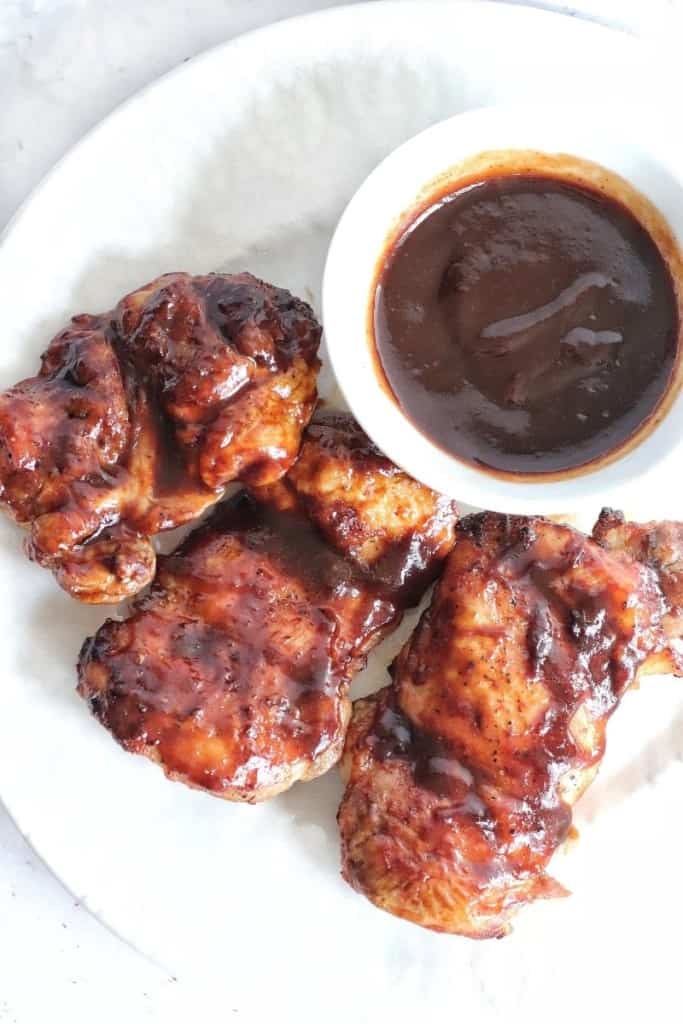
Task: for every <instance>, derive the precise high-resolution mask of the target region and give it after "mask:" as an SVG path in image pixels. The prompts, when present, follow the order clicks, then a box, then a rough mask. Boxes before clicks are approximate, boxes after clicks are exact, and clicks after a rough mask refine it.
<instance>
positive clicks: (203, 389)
mask: <svg viewBox="0 0 683 1024" xmlns="http://www.w3.org/2000/svg"><path fill="white" fill-rule="evenodd" d="M320 334H321V329H320V326H319V324H318V323H317V321H316V320H315V318H314V316H313V312H312V310H311V309H310V308H309V306H307V305H306V303H304V302H301V301H300V300H299V299H296V298H294V297H293V296H292V295H290V294H289V292H287V291H284V290H283V289H280V288H275V287H273V286H272V285H269V284H265V283H264V282H262V281H259V280H257V279H256V278H255V277H252V276H251V275H250V274H237V275H234V276H226V275H220V274H209V275H207V276H204V277H190V276H189V275H188V274H166V275H165V276H163V277H160V278H158V279H157V280H155V281H152V282H151V283H150V284H148V285H146V286H145V287H143V288H141V289H139V290H138V291H135V292H133V293H132V294H130V295H128V296H126V297H125V298H124V299H122V300H121V302H120V303H119V305H118V306H117V307H116V308H115V309H114V310H113V311H112V312H110V313H106V314H103V315H101V316H89V315H83V316H77V317H74V319H73V320H72V322H71V324H70V326H69V327H67V328H65V330H63V331H61V332H60V333H59V334H58V335H57V336H56V337H55V338H54V339H53V341H52V342H51V343H50V345H49V347H48V349H47V351H46V353H45V354H44V355H43V358H42V365H41V369H40V372H39V373H38V375H37V376H36V377H32V378H30V379H28V380H25V381H22V382H21V383H20V384H17V385H15V386H14V387H12V388H10V389H9V390H8V391H5V392H4V393H2V394H0V503H1V504H2V505H3V506H4V507H5V509H6V510H7V511H8V512H9V513H10V514H11V515H12V516H13V517H14V519H15V520H16V521H17V522H19V523H21V524H22V525H25V526H27V527H28V528H29V530H30V534H29V541H28V551H29V554H30V556H31V557H32V558H33V559H34V560H35V561H37V562H39V563H40V564H41V565H44V566H46V567H47V568H50V569H52V571H53V572H54V574H55V576H56V577H57V580H58V581H59V583H60V584H61V586H62V587H63V588H64V589H65V590H67V591H68V592H69V593H71V594H72V595H73V596H74V597H77V598H79V599H80V600H82V601H86V602H93V603H113V602H116V601H119V600H121V599H122V598H124V597H128V596H131V595H133V594H135V593H136V592H137V591H138V590H140V589H141V588H142V587H143V586H145V585H146V584H147V583H149V581H150V580H151V579H152V578H153V576H154V569H155V553H154V548H153V547H152V545H151V543H150V537H151V536H152V535H153V534H156V533H158V532H160V531H162V530H168V529H171V528H173V527H175V526H179V525H181V524H183V523H186V522H188V521H189V520H191V519H193V518H195V517H196V516H198V515H199V514H200V513H201V512H203V511H204V510H205V509H206V508H207V507H208V506H210V505H212V504H213V503H214V502H216V501H217V499H218V498H219V497H220V495H221V494H222V492H223V489H224V488H225V486H226V484H228V483H229V482H230V481H233V480H242V481H249V482H253V483H258V484H267V483H271V482H272V481H274V480H276V479H277V478H278V477H280V476H281V475H282V474H283V473H285V472H286V471H287V469H288V468H289V466H290V465H291V464H292V462H293V461H294V459H295V458H296V455H297V453H298V450H299V445H300V441H301V433H302V431H303V429H304V427H305V426H306V424H307V423H308V421H309V419H310V417H311V415H312V413H313V409H314V407H315V403H316V398H317V395H316V378H317V371H318V367H319V362H318V357H317V350H318V345H319V342H320Z"/></svg>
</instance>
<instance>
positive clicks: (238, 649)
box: [79, 415, 456, 802]
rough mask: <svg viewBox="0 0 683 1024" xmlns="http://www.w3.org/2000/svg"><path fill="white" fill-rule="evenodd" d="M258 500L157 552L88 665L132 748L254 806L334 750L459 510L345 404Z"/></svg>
mask: <svg viewBox="0 0 683 1024" xmlns="http://www.w3.org/2000/svg"><path fill="white" fill-rule="evenodd" d="M342 478H343V486H342V485H341V481H342ZM390 491H391V493H390ZM392 493H393V495H394V496H400V501H399V502H398V504H396V502H395V500H393V499H392V497H391V494H392ZM254 494H256V495H258V498H259V500H256V497H255V496H254V495H253V494H248V493H247V492H244V491H243V492H240V493H239V494H238V495H236V496H235V497H234V498H232V499H230V500H229V501H227V502H226V503H224V504H223V505H221V506H219V508H218V509H217V510H216V511H215V512H214V514H213V515H212V517H211V518H210V519H209V521H208V522H207V523H206V524H205V525H204V526H202V527H201V528H200V529H198V530H196V531H195V532H194V533H193V534H191V535H190V536H189V537H188V538H187V539H186V540H185V542H184V543H183V544H181V546H180V547H179V548H178V550H177V551H176V552H175V554H173V555H171V556H169V557H166V558H160V560H159V570H158V573H157V577H156V580H155V583H154V585H153V587H152V589H151V591H150V593H149V594H148V595H147V596H145V597H143V598H141V599H138V601H137V602H136V603H135V605H134V607H133V611H132V614H131V615H130V616H129V618H127V619H126V620H125V621H123V622H115V621H112V620H109V621H108V622H106V623H105V624H104V625H103V626H102V627H101V628H100V630H99V631H98V632H97V634H96V635H95V636H94V637H92V638H91V639H89V640H88V641H86V643H85V645H84V647H83V649H82V652H81V657H80V663H79V691H80V693H81V694H82V695H83V696H84V697H85V698H86V699H87V700H88V701H89V703H90V706H91V709H92V710H93V712H94V714H95V715H96V716H97V718H98V719H99V720H100V721H101V722H102V723H103V724H104V725H105V726H106V728H107V729H109V731H110V732H111V733H112V734H113V735H114V737H115V738H116V739H117V740H118V741H119V742H120V743H121V744H122V746H124V747H125V748H126V749H128V750H131V751H134V752H137V753H142V754H146V755H147V756H148V757H150V758H152V759H153V760H155V761H158V762H159V763H160V764H161V766H162V767H163V769H164V771H165V772H166V774H167V775H168V776H170V777H171V778H174V779H179V780H181V781H183V782H186V783H188V784H189V785H191V786H195V787H198V788H201V789H205V790H208V791H209V792H211V793H214V794H215V795H218V796H222V797H225V798H227V799H230V800H245V801H249V802H255V801H258V800H264V799H267V798H269V797H272V796H274V795H275V794H276V793H279V792H281V791H282V790H284V789H287V788H288V787H289V786H291V785H292V784H293V783H294V782H296V781H297V780H304V779H311V778H314V777H315V776H317V775H320V774H322V773H323V772H325V771H326V770H327V769H328V768H329V767H330V766H331V765H332V764H333V763H335V762H336V761H337V760H338V758H339V756H340V753H341V749H342V745H343V740H344V734H345V732H346V727H347V724H348V719H349V715H350V702H349V699H348V689H349V685H350V682H351V679H352V677H353V675H354V674H355V673H356V672H357V671H359V669H360V668H362V666H363V665H364V662H365V655H366V653H367V652H368V651H369V650H370V648H371V647H372V646H373V645H375V644H376V643H377V642H378V641H379V640H380V639H382V637H384V636H385V635H386V634H387V633H388V632H389V631H391V630H392V629H393V628H394V627H395V626H396V625H397V624H398V622H399V620H400V618H401V614H402V611H403V609H404V608H405V607H406V606H407V605H408V604H412V603H414V602H416V601H417V600H418V599H419V597H420V595H421V594H422V593H423V592H424V590H425V589H426V587H427V585H428V584H429V583H430V582H431V580H433V579H434V577H435V576H436V574H437V572H438V570H439V568H440V566H441V564H442V562H443V559H444V558H445V556H446V555H447V553H448V551H449V550H450V548H451V546H452V544H453V539H454V530H455V522H456V512H455V508H454V506H453V504H452V503H451V502H446V501H444V499H442V498H441V497H439V496H438V495H436V494H434V493H433V492H432V491H430V490H429V489H428V488H426V487H424V486H422V485H421V484H418V483H416V482H415V481H414V480H411V479H410V478H409V477H407V476H406V475H405V474H404V473H401V472H400V471H399V470H397V469H396V468H395V467H394V466H393V465H392V464H391V463H390V462H389V461H388V460H387V459H385V458H384V457H383V456H381V455H380V454H379V452H378V451H377V450H376V449H375V448H374V447H373V446H372V445H371V443H370V442H369V441H368V439H367V438H366V437H365V435H364V434H363V433H362V431H361V430H360V428H359V427H358V426H357V425H356V424H355V423H354V422H353V421H352V420H351V419H350V418H349V417H346V416H339V415H331V416H325V415H318V416H317V417H316V419H315V420H314V422H313V423H312V424H311V426H310V428H309V429H308V431H307V432H306V436H305V439H304V444H303V449H302V454H301V456H300V459H299V461H298V462H297V463H295V465H294V467H293V468H292V469H291V470H290V472H289V474H288V475H287V477H286V478H285V482H284V483H282V484H281V485H278V486H275V487H267V488H255V489H254ZM304 494H305V500H304V498H303V495H304ZM330 522H334V524H335V528H334V529H332V528H330V527H329V523H330Z"/></svg>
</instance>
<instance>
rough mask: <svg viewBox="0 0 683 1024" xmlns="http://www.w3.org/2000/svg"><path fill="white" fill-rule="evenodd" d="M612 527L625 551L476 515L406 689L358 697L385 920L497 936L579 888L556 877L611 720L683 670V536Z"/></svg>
mask: <svg viewBox="0 0 683 1024" xmlns="http://www.w3.org/2000/svg"><path fill="white" fill-rule="evenodd" d="M643 531H644V532H643ZM596 533H597V535H598V536H599V538H600V541H601V543H602V544H605V545H606V547H608V548H610V549H614V550H604V549H603V548H602V547H601V546H599V545H598V544H597V543H595V542H594V541H593V540H590V539H588V538H587V537H585V536H583V535H582V534H580V533H578V532H576V531H575V530H572V529H570V528H569V527H567V526H562V525H558V524H556V523H552V522H549V521H547V520H543V519H535V518H534V519H524V518H513V517H506V516H501V515H494V514H482V515H477V516H472V517H468V518H467V519H465V520H463V521H462V522H461V523H460V525H459V527H458V530H457V536H456V543H455V547H454V550H453V552H452V554H451V555H450V557H449V560H448V562H447V564H446V568H445V571H444V574H443V576H442V578H441V580H440V581H439V583H438V585H437V587H436V590H435V592H434V596H433V600H432V603H431V607H430V608H429V609H428V611H427V612H426V613H425V614H424V615H423V617H422V619H421V621H420V623H419V625H418V627H417V629H416V631H415V632H414V634H413V636H412V638H411V639H410V640H409V642H408V643H407V644H406V645H405V646H404V648H403V649H402V651H401V653H400V654H399V656H398V658H397V659H396V661H395V663H394V665H393V666H392V679H393V681H392V684H391V685H390V686H387V687H386V688H384V689H383V690H381V691H380V692H379V693H376V694H373V695H372V696H371V697H368V698H367V699H365V700H359V701H357V702H356V703H355V705H354V710H353V717H352V721H351V725H350V729H349V732H348V737H347V741H346V747H345V751H344V756H343V760H342V774H343V775H344V778H345V780H346V782H347V789H346V793H345V795H344V798H343V801H342V804H341V807H340V809H339V815H338V819H339V826H340V831H341V839H342V858H343V874H344V876H345V878H346V880H347V881H348V882H350V884H351V885H353V886H354V887H355V888H356V889H357V890H359V891H360V892H362V893H364V894H365V895H366V896H367V897H368V898H369V899H370V900H371V901H372V902H373V903H375V904H376V905H377V906H379V907H381V908H382V909H384V910H387V911H389V912H390V913H393V914H396V915H398V916H400V917H403V918H407V919H408V920H410V921H413V922H416V923H418V924H421V925H423V926H425V927H427V928H432V929H434V930H436V931H445V932H454V933H457V934H460V935H466V936H470V937H472V938H486V937H492V936H500V935H503V934H505V933H506V932H507V931H508V930H509V927H510V919H511V917H512V916H513V914H514V912H515V911H516V909H517V908H518V907H519V906H520V905H523V904H525V903H528V902H530V901H532V900H535V899H539V898H543V897H549V896H558V895H562V894H563V893H564V890H563V889H562V887H561V886H560V885H559V884H558V883H557V882H556V881H555V880H553V878H552V877H550V875H549V874H548V873H547V867H548V864H549V861H550V858H551V857H552V855H553V853H554V852H555V851H556V850H557V848H558V847H559V846H560V844H561V843H562V842H563V841H564V840H565V838H566V837H567V836H568V834H569V832H570V829H571V823H572V806H573V804H574V803H575V802H576V800H577V799H578V798H579V796H580V795H581V794H582V793H583V791H584V790H585V789H586V787H587V786H588V785H589V783H590V782H591V780H592V779H593V777H594V775H595V773H596V772H597V770H598V767H599V764H600V761H601V758H602V756H603V753H604V749H605V726H606V723H607V721H608V719H609V717H610V715H611V714H612V712H613V711H614V710H615V708H616V707H617V705H618V703H619V700H620V699H621V697H622V695H623V694H624V692H625V691H626V690H627V689H628V688H629V686H631V685H632V684H633V683H634V682H635V680H636V679H637V678H638V676H639V674H640V673H643V672H649V671H661V669H662V666H663V665H665V664H668V665H669V666H670V667H675V668H676V669H677V671H678V672H679V674H681V662H680V660H679V658H678V656H677V655H676V654H675V653H674V652H673V651H672V647H671V643H672V623H673V622H674V621H675V619H676V617H677V616H679V615H680V605H678V604H677V605H676V607H675V608H674V607H673V606H672V602H673V601H674V600H677V599H676V594H677V593H678V594H679V595H680V591H676V585H677V584H675V583H674V576H673V575H672V566H673V565H674V564H676V562H677V559H678V551H680V538H681V532H680V528H674V529H673V530H670V529H669V528H668V527H666V528H663V529H661V530H660V529H658V528H653V527H651V526H650V527H634V526H630V525H628V524H624V523H623V522H622V521H620V520H619V521H615V520H614V519H611V520H610V521H608V520H607V519H606V518H603V519H602V520H601V524H600V525H599V527H598V528H597V531H596ZM646 535H647V537H648V539H647V540H645V539H644V538H645V536H646ZM676 544H678V545H679V547H678V548H676ZM623 548H626V549H630V550H631V551H632V552H633V554H634V555H635V558H634V557H631V556H629V555H624V554H623V553H621V549H623ZM643 556H645V557H643ZM641 558H642V561H641V560H640V559H641ZM678 621H679V622H680V619H678Z"/></svg>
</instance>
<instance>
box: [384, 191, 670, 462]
mask: <svg viewBox="0 0 683 1024" xmlns="http://www.w3.org/2000/svg"><path fill="white" fill-rule="evenodd" d="M374 336H375V344H376V348H377V354H378V358H379V361H380V364H381V367H382V370H383V372H384V375H385V377H386V381H387V383H388V385H389V388H390V390H391V391H392V393H393V395H394V397H395V399H396V401H397V402H398V404H399V405H400V406H401V408H402V409H403V411H404V412H405V413H406V415H407V416H408V417H409V418H410V419H411V420H412V421H413V422H414V423H415V424H416V426H417V427H419V429H420V430H421V431H422V432H423V433H425V434H426V435H427V436H428V437H429V438H431V439H432V440H433V441H434V442H436V443H437V444H438V445H439V446H441V447H442V448H444V449H446V450H447V451H448V452H450V453H451V454H453V455H455V456H457V457H459V458H461V459H463V460H465V461H467V462H470V463H473V464H475V465H478V466H481V467H487V468H491V469H494V470H496V471H499V472H503V473H512V474H514V473H517V474H529V473H532V474H533V473H557V472H562V471H565V470H570V469H573V468H576V467H578V466H582V465H585V464H587V463H591V462H594V461H595V460H596V459H599V458H600V457H601V456H605V455H606V454H608V453H610V452H613V451H615V450H617V449H619V448H621V447H622V446H623V445H624V444H625V443H626V442H628V441H629V439H630V438H632V437H633V435H634V434H635V433H637V432H638V430H639V428H640V427H641V426H642V425H643V424H644V423H645V422H646V421H647V420H648V419H649V418H650V417H652V415H653V413H654V412H655V410H656V409H657V407H658V406H659V405H660V403H661V401H662V399H663V397H664V396H665V394H666V393H667V391H668V389H669V387H670V385H671V382H672V376H673V371H674V367H675V364H676V358H677V348H678V336H679V322H678V309H677V299H676V291H675V287H674V283H673V280H672V277H671V273H670V271H669V268H668V266H667V263H666V261H665V259H664V257H663V256H662V254H661V252H660V250H659V248H658V247H657V245H656V244H655V241H654V240H653V238H652V237H651V236H650V234H648V232H647V231H646V230H645V228H644V227H643V226H642V225H641V224H640V222H639V221H638V220H637V219H636V217H635V216H634V215H633V214H632V213H631V212H630V210H629V209H627V208H626V206H624V205H622V204H621V203H619V202H618V201H617V200H615V199H612V198H610V197H608V196H607V195H605V194H603V193H601V192H598V191H595V190H593V189H589V188H588V187H583V186H578V185H576V184H574V183H570V182H568V181H562V180H559V179H558V178H553V177H550V176H547V177H546V176H541V175H524V174H517V175H514V174H508V175H501V176H497V177H492V178H489V179H487V180H482V181H478V182H475V183H473V184H470V185H468V186H467V187H463V188H461V189H460V190H459V191H455V192H453V193H451V194H449V195H446V196H444V197H443V198H441V199H439V200H438V201H437V202H435V203H433V204H432V205H430V206H429V207H428V208H426V209H425V210H424V211H423V212H422V213H420V214H419V215H418V216H417V218H416V219H415V220H414V221H413V222H412V223H411V224H410V225H409V226H408V227H407V228H406V229H405V230H404V231H403V233H402V234H401V235H400V237H399V238H398V240H397V241H396V243H395V244H394V245H393V247H392V248H391V249H390V251H389V252H388V254H387V256H386V260H385V263H384V266H383V268H382V270H381V273H380V275H379V278H378V285H377V290H376V295H375V307H374Z"/></svg>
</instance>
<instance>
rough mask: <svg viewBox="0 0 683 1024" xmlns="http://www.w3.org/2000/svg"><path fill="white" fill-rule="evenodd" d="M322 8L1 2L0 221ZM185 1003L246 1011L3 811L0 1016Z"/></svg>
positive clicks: (677, 1) (636, 8)
mask: <svg viewBox="0 0 683 1024" xmlns="http://www.w3.org/2000/svg"><path fill="white" fill-rule="evenodd" d="M325 6H332V3H329V2H328V3H325V2H324V0H232V2H231V0H195V2H191V0H0V226H1V225H2V224H4V223H5V221H6V220H7V219H8V218H9V217H10V215H11V213H12V211H13V210H14V209H15V207H16V206H17V205H18V204H19V203H20V202H21V201H22V199H23V198H24V197H25V196H26V195H27V194H28V192H29V191H30V190H31V188H32V187H33V186H34V185H35V184H36V183H37V182H38V181H39V180H40V178H41V176H42V175H43V174H44V173H45V172H46V171H47V170H48V169H49V167H50V166H51V165H52V164H53V163H54V162H55V161H56V160H57V159H58V158H59V157H60V156H61V155H62V153H64V151H65V150H66V149H68V147H69V146H70V145H71V144H72V143H73V142H74V141H76V140H77V139H78V138H79V136H80V135H82V134H83V132H84V131H85V130H87V129H88V128H89V127H90V126H91V125H93V124H95V123H96V122H97V121H98V120H100V119H101V118H102V117H103V116H104V115H105V114H107V113H108V112H109V111H110V110H111V109H112V108H113V107H114V106H116V105H117V104H118V103H119V102H120V101H122V100H123V99H125V98H126V97H127V96H129V95H130V94H131V93H132V92H134V91H135V90H137V89H138V88H140V87H141V86H143V85H144V84H145V83H147V82H149V81H151V80H153V79H154V78H156V77H157V76H158V75H160V74H161V73H163V72H164V71H166V70H167V69H169V68H171V67H173V66H174V65H176V64H178V63H179V62H180V61H182V60H183V59H185V58H187V57H190V56H192V55H193V54H195V53H198V52H199V51H201V50H202V49H204V48H206V47H207V46H211V45H213V44H215V43H217V42H220V41H221V40H223V39H226V38H229V37H230V36H233V35H236V34H238V33H241V32H243V31H246V30H248V29H250V28H254V27H256V26H258V25H262V24H265V23H267V22H269V21H272V20H275V19H277V18H281V17H286V16H288V15H290V14H296V13H302V12H305V11H309V10H313V9H316V8H320V7H325ZM539 6H545V7H556V8H559V9H563V10H571V11H572V12H576V13H579V14H583V15H588V16H590V17H593V18H595V19H597V20H600V21H604V22H606V23H608V24H612V25H615V26H618V27H620V28H622V29H625V30H627V31H632V32H636V33H639V34H642V35H643V36H647V37H649V38H650V41H651V42H654V44H655V45H657V46H659V47H661V51H662V59H666V55H667V52H669V46H670V45H671V43H672V41H675V40H676V39H678V40H680V38H681V29H682V28H683V2H682V0H647V2H646V3H645V2H643V0H581V2H577V3H575V4H574V5H572V6H571V7H569V5H563V4H559V3H557V4H553V3H552V2H548V3H543V4H540V5H539ZM36 286H37V287H39V282H36ZM27 756H30V754H27ZM84 770H87V766H84ZM65 828H68V822H67V823H65ZM169 899H172V894H169ZM217 1000H218V1002H216V1001H217ZM217 1006H218V1007H219V1010H217ZM190 1012H191V1013H192V1015H193V1017H199V1016H200V1015H204V1014H208V1013H211V1015H212V1016H213V1017H216V1016H217V1015H218V1019H219V1020H221V1021H225V1020H230V1019H235V1020H241V1021H248V1020H249V1019H250V1018H249V1010H248V1007H233V1006H231V1005H230V1001H229V997H226V994H225V993H222V992H220V993H219V991H218V989H217V991H216V992H215V993H212V992H207V991H206V989H203V990H202V991H196V990H195V989H194V988H193V983H192V980H191V979H189V978H183V977H180V978H178V979H176V978H170V977H169V976H168V975H167V974H166V973H165V972H164V971H162V970H160V969H159V968H158V967H156V966H154V965H152V964H151V963H149V962H148V961H147V960H146V959H145V958H143V957H142V956H140V955H139V954H137V953H136V952H135V951H133V950H132V949H130V948H129V947H128V946H126V945H125V944H124V943H123V942H121V941H120V940H119V939H118V938H116V937H115V936H114V935H112V934H111V933H110V932H108V931H107V930H106V929H105V928H104V927H103V926H102V925H100V924H99V923H98V922H97V921H95V920H94V919H93V918H91V917H90V916H89V915H88V914H87V913H86V912H85V911H84V910H83V909H82V908H80V907H79V906H78V905H77V904H75V903H74V901H73V899H72V898H71V897H70V896H69V894H68V893H67V892H66V891H65V890H64V889H63V888H62V887H61V886H60V884H59V883H58V882H57V881H56V880H55V879H54V878H53V877H52V876H51V875H50V873H49V871H48V870H47V869H46V868H45V867H44V865H43V864H42V863H41V862H40V861H39V860H38V859H37V858H36V857H35V855H34V854H33V853H32V851H31V850H30V849H29V847H28V846H27V845H26V844H25V843H24V841H23V840H22V839H21V837H20V836H19V835H18V834H17V832H16V830H15V829H14V827H13V825H12V823H11V822H10V820H9V819H8V817H7V816H6V815H5V814H4V812H3V811H2V809H1V808H0V1024H34V1022H41V1024H42V1022H43V1021H45V1020H47V1019H52V1018H53V1017H55V1016H56V1017H57V1019H59V1020H62V1019H71V1020H72V1021H76V1022H80V1021H81V1020H83V1021H85V1020H90V1019H91V1018H95V1019H97V1021H98V1022H100V1024H109V1022H110V1021H111V1022H112V1024H113V1022H114V1021H117V1022H118V1021H121V1020H123V1019H127V1020H130V1021H133V1022H136V1021H161V1020H165V1021H168V1020H176V1019H180V1018H181V1016H182V1017H183V1018H185V1017H187V1016H188V1014H189V1013H190ZM286 1019H288V1020H289V1019H290V1018H289V1016H288V1015H287V1017H286ZM303 1024H306V1022H303Z"/></svg>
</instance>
